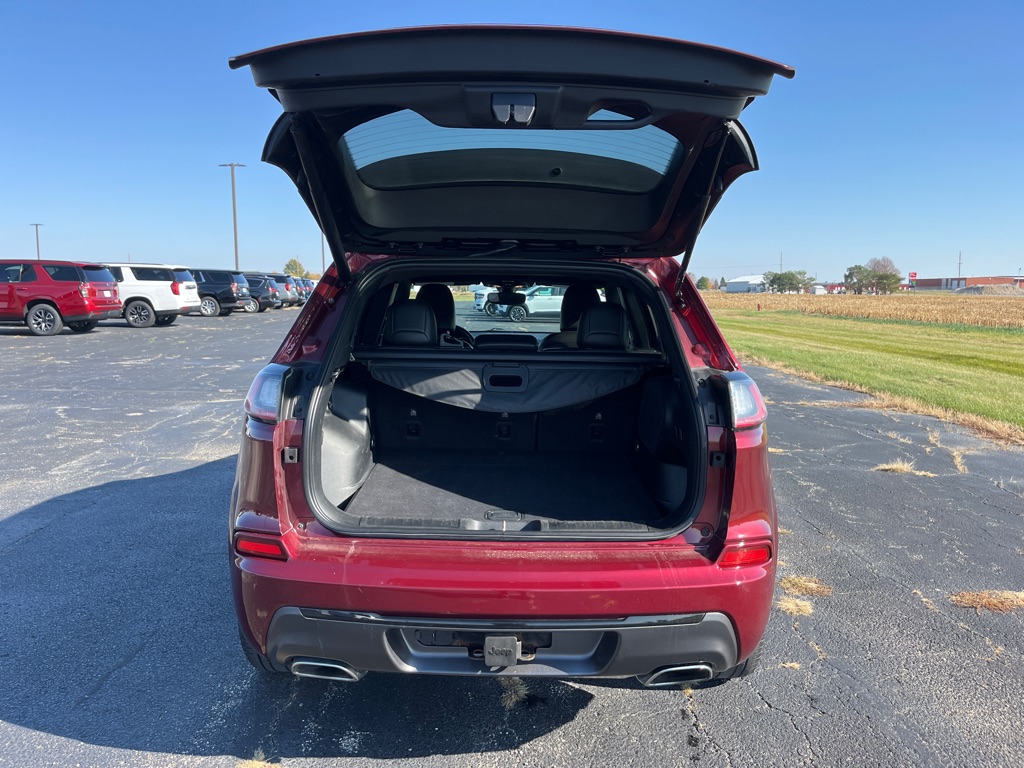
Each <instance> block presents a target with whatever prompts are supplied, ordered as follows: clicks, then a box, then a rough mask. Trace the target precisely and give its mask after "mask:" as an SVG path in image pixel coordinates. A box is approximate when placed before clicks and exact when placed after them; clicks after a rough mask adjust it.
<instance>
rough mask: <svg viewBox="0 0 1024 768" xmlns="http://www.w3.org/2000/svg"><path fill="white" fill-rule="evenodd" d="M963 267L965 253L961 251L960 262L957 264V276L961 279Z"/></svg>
mask: <svg viewBox="0 0 1024 768" xmlns="http://www.w3.org/2000/svg"><path fill="white" fill-rule="evenodd" d="M963 266H964V252H963V251H960V260H959V261H957V263H956V276H957V277H960V270H961V269H963Z"/></svg>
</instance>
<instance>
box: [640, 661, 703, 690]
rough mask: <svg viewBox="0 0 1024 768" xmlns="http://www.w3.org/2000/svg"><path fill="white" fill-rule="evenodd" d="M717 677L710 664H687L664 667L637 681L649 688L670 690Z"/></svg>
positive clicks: (641, 676) (642, 676)
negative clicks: (676, 686) (673, 687)
mask: <svg viewBox="0 0 1024 768" xmlns="http://www.w3.org/2000/svg"><path fill="white" fill-rule="evenodd" d="M714 676H715V670H714V669H712V668H711V666H710V665H708V664H685V665H683V666H679V667H662V668H661V669H656V670H654V671H653V672H650V673H648V674H646V675H637V677H636V679H637V680H639V681H640V682H641V683H643V684H644V685H646V686H647V687H648V688H668V687H670V686H673V685H683V684H685V683H703V682H706V681H708V680H711V679H712V678H713V677H714Z"/></svg>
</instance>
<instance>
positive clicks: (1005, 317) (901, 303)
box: [701, 291, 1024, 329]
mask: <svg viewBox="0 0 1024 768" xmlns="http://www.w3.org/2000/svg"><path fill="white" fill-rule="evenodd" d="M701 295H702V296H703V298H704V301H705V302H707V305H708V306H709V307H710V308H711V310H712V311H713V312H714V311H715V310H717V309H749V310H755V311H756V310H760V311H763V312H780V311H784V312H802V313H804V314H808V315H821V316H823V317H853V318H865V319H870V320H902V321H916V322H921V323H941V324H943V325H973V326H982V327H989V328H1021V329H1024V292H1021V293H1020V294H1019V295H1005V296H979V295H969V294H968V295H965V294H948V293H910V294H907V293H901V294H892V295H889V296H857V295H854V294H846V295H841V296H812V295H810V294H786V293H724V292H721V291H705V292H703V293H702V294H701Z"/></svg>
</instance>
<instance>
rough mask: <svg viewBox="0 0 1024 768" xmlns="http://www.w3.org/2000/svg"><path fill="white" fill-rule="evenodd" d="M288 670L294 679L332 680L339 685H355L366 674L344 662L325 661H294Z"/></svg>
mask: <svg viewBox="0 0 1024 768" xmlns="http://www.w3.org/2000/svg"><path fill="white" fill-rule="evenodd" d="M290 669H291V672H292V674H293V675H295V676H296V677H312V678H315V679H317V680H334V681H335V682H339V683H357V682H359V681H360V680H362V679H363V676H364V675H365V674H366V672H365V671H364V670H359V669H355V668H353V667H350V666H349V665H348V664H345V663H344V662H341V661H328V660H326V659H296V660H295V661H293V662H292V663H291V667H290Z"/></svg>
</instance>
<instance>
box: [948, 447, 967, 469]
mask: <svg viewBox="0 0 1024 768" xmlns="http://www.w3.org/2000/svg"><path fill="white" fill-rule="evenodd" d="M968 453H970V451H963V450H960V449H959V448H951V449H949V455H950V456H952V457H953V466H955V467H956V471H957V472H959V473H960V474H961V475H966V474H967V465H966V464H964V456H966V455H967V454H968Z"/></svg>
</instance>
